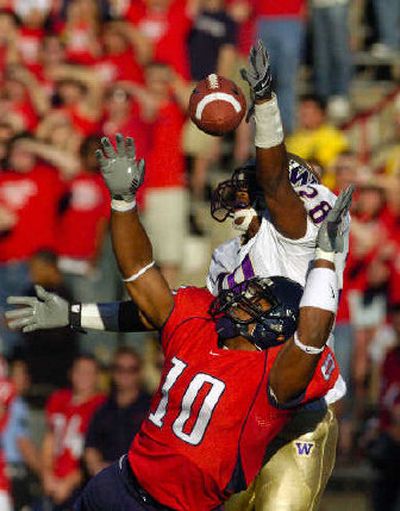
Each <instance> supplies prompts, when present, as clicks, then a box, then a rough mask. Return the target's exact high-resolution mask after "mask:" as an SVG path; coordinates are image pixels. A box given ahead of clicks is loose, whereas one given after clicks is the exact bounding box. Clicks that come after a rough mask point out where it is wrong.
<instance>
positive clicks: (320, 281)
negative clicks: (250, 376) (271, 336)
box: [270, 187, 353, 403]
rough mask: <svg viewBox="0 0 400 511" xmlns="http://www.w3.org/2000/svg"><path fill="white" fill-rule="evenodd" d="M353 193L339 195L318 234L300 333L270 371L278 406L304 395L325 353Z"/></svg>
mask: <svg viewBox="0 0 400 511" xmlns="http://www.w3.org/2000/svg"><path fill="white" fill-rule="evenodd" d="M352 193H353V187H349V188H347V189H346V190H345V191H344V192H342V193H341V194H340V195H339V197H338V199H337V201H336V204H335V206H334V208H333V209H332V210H331V211H330V213H329V215H328V216H327V218H326V220H325V221H324V223H323V224H322V226H321V228H320V231H319V233H318V238H317V249H316V254H315V261H314V267H313V269H312V270H311V271H310V273H309V274H308V277H307V281H306V285H305V288H304V293H303V297H302V299H301V302H300V317H299V323H298V327H297V331H296V333H295V335H294V337H293V338H292V339H290V340H289V341H288V342H287V343H286V344H285V346H284V347H283V349H282V351H281V352H280V353H279V355H278V356H277V358H276V360H275V363H274V365H273V367H272V370H271V375H270V388H271V391H272V393H273V394H274V396H275V397H276V400H277V401H278V403H287V402H290V401H292V400H293V399H295V398H297V397H299V396H301V394H302V393H303V392H304V391H305V389H306V388H307V386H308V384H309V382H310V380H311V378H312V377H313V374H314V371H315V368H316V367H317V364H318V362H319V359H320V357H321V355H322V353H323V352H324V350H325V345H326V343H327V341H328V338H329V335H330V332H331V329H332V326H333V322H334V319H335V314H336V310H337V304H338V294H339V290H338V279H337V274H336V272H335V264H334V261H335V253H336V252H342V251H343V248H344V235H343V231H342V229H343V223H344V218H345V216H346V214H347V213H348V210H349V208H350V204H351V197H352Z"/></svg>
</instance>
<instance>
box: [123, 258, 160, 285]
mask: <svg viewBox="0 0 400 511" xmlns="http://www.w3.org/2000/svg"><path fill="white" fill-rule="evenodd" d="M155 264H156V262H155V261H151V263H149V264H146V266H144V267H143V268H142V269H141V270H139V271H138V272H137V273H134V274H133V275H131V276H130V277H128V278H127V279H122V280H123V281H124V282H135V280H137V279H138V278H139V277H141V276H142V275H144V274H145V273H146V271H147V270H150V268H152V267H153V266H154V265H155Z"/></svg>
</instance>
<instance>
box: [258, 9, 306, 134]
mask: <svg viewBox="0 0 400 511" xmlns="http://www.w3.org/2000/svg"><path fill="white" fill-rule="evenodd" d="M305 8H306V2H305V0H285V1H284V2H277V1H276V0H257V2H256V15H257V18H258V21H257V27H256V31H257V38H260V39H262V41H263V42H264V44H265V46H266V48H267V50H268V53H269V57H270V59H271V66H272V68H271V73H272V76H273V77H274V78H275V80H276V84H275V91H276V94H277V96H278V100H279V107H280V111H281V115H282V121H283V126H284V128H285V130H286V132H288V133H290V132H291V131H293V127H294V126H293V124H294V116H295V98H296V91H295V86H296V81H297V71H298V68H299V64H300V58H301V51H302V47H303V39H304V29H305V22H304V11H305Z"/></svg>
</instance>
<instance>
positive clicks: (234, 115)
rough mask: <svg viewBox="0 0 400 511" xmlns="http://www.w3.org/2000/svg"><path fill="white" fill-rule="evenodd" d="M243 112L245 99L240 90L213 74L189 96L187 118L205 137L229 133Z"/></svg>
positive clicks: (240, 118)
mask: <svg viewBox="0 0 400 511" xmlns="http://www.w3.org/2000/svg"><path fill="white" fill-rule="evenodd" d="M245 112H246V99H245V97H244V95H243V92H242V90H241V89H240V87H238V86H237V85H236V84H235V83H234V82H232V80H228V79H227V78H224V77H223V76H219V75H217V74H211V75H208V76H207V77H206V78H204V79H203V80H201V81H200V82H199V83H198V84H197V85H196V87H195V89H194V90H193V92H192V94H191V96H190V100H189V114H190V118H191V119H192V121H193V122H194V123H195V124H196V126H197V127H198V128H199V129H201V130H202V131H204V132H205V133H208V134H209V135H215V136H222V135H225V134H226V133H229V132H230V131H233V130H234V129H236V128H237V127H238V126H239V124H240V121H241V120H242V119H243V116H244V114H245Z"/></svg>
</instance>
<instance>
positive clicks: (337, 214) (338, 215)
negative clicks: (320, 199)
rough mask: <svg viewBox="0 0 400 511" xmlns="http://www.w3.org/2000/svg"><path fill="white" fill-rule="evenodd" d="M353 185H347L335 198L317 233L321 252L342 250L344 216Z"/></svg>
mask: <svg viewBox="0 0 400 511" xmlns="http://www.w3.org/2000/svg"><path fill="white" fill-rule="evenodd" d="M353 192H354V185H350V186H348V187H347V188H346V189H345V190H343V191H342V192H341V193H340V195H339V197H338V198H337V199H336V202H335V205H334V206H333V208H332V209H331V210H330V212H329V213H328V216H327V217H326V218H325V220H324V221H323V223H322V224H321V227H320V229H319V231H318V235H317V248H319V249H320V250H322V251H323V252H343V250H344V240H345V233H346V216H347V213H348V212H349V209H350V206H351V199H352V196H353Z"/></svg>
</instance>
